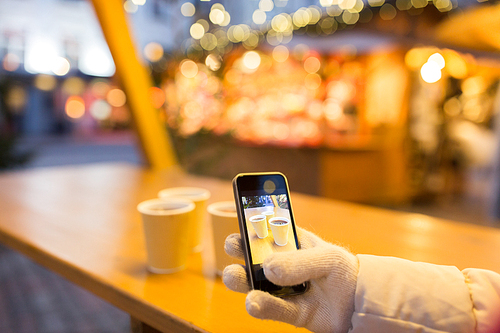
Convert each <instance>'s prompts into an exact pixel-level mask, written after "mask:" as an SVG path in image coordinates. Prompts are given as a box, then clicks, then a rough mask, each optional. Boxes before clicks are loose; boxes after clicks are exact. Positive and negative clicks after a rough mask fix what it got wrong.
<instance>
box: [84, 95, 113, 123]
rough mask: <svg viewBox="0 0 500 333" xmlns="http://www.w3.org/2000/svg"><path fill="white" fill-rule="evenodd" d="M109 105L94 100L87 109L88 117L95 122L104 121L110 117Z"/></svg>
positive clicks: (110, 109)
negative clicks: (92, 118) (95, 120)
mask: <svg viewBox="0 0 500 333" xmlns="http://www.w3.org/2000/svg"><path fill="white" fill-rule="evenodd" d="M111 111H112V108H111V105H109V104H108V102H106V101H105V100H102V99H96V100H95V101H94V102H93V103H92V104H91V105H90V108H89V112H90V115H91V116H92V117H94V118H95V119H97V120H106V119H108V118H109V117H110V116H111Z"/></svg>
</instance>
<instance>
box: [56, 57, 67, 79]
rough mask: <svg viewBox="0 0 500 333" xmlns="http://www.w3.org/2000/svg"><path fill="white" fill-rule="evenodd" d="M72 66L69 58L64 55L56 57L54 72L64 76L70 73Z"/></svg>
mask: <svg viewBox="0 0 500 333" xmlns="http://www.w3.org/2000/svg"><path fill="white" fill-rule="evenodd" d="M70 69H71V66H70V64H69V61H68V59H66V58H64V57H56V58H55V59H54V62H53V64H52V72H53V73H54V74H56V75H58V76H64V75H66V74H68V73H69V70H70Z"/></svg>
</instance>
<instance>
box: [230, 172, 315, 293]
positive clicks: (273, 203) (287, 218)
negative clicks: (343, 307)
mask: <svg viewBox="0 0 500 333" xmlns="http://www.w3.org/2000/svg"><path fill="white" fill-rule="evenodd" d="M236 193H237V200H238V205H237V206H239V207H238V211H239V213H240V214H239V217H240V228H241V229H243V230H242V237H244V238H245V242H244V243H245V246H246V247H247V258H246V261H247V265H248V266H249V268H251V269H250V272H249V273H250V274H251V279H252V281H251V282H252V284H253V287H254V289H260V290H264V291H268V292H270V293H272V294H275V295H277V296H281V295H290V294H297V293H301V292H303V291H305V289H306V285H305V284H304V285H299V286H291V287H282V286H277V285H275V284H273V283H271V282H270V281H269V280H267V279H266V277H265V275H264V271H263V268H262V263H263V262H264V259H265V258H266V257H267V256H268V255H269V254H271V253H273V252H286V251H296V250H298V249H299V242H298V238H297V232H296V228H295V221H294V219H293V213H292V210H291V202H290V197H289V193H288V186H287V182H286V179H285V177H284V176H283V175H282V174H279V173H278V174H277V173H272V174H244V175H238V176H237V177H236V178H235V194H236Z"/></svg>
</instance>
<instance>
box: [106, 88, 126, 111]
mask: <svg viewBox="0 0 500 333" xmlns="http://www.w3.org/2000/svg"><path fill="white" fill-rule="evenodd" d="M106 100H107V101H108V103H109V104H110V105H112V106H114V107H116V108H119V107H121V106H123V105H125V103H126V102H127V96H126V95H125V93H124V92H123V90H121V89H118V88H115V89H111V90H110V91H108V94H107V95H106Z"/></svg>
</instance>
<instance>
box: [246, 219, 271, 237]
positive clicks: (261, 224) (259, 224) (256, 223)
mask: <svg viewBox="0 0 500 333" xmlns="http://www.w3.org/2000/svg"><path fill="white" fill-rule="evenodd" d="M248 220H249V221H250V223H251V224H252V227H253V228H254V229H255V232H256V233H257V237H259V238H266V237H267V235H268V231H267V221H266V217H265V216H264V215H254V216H251V217H250V218H249V219H248Z"/></svg>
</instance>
